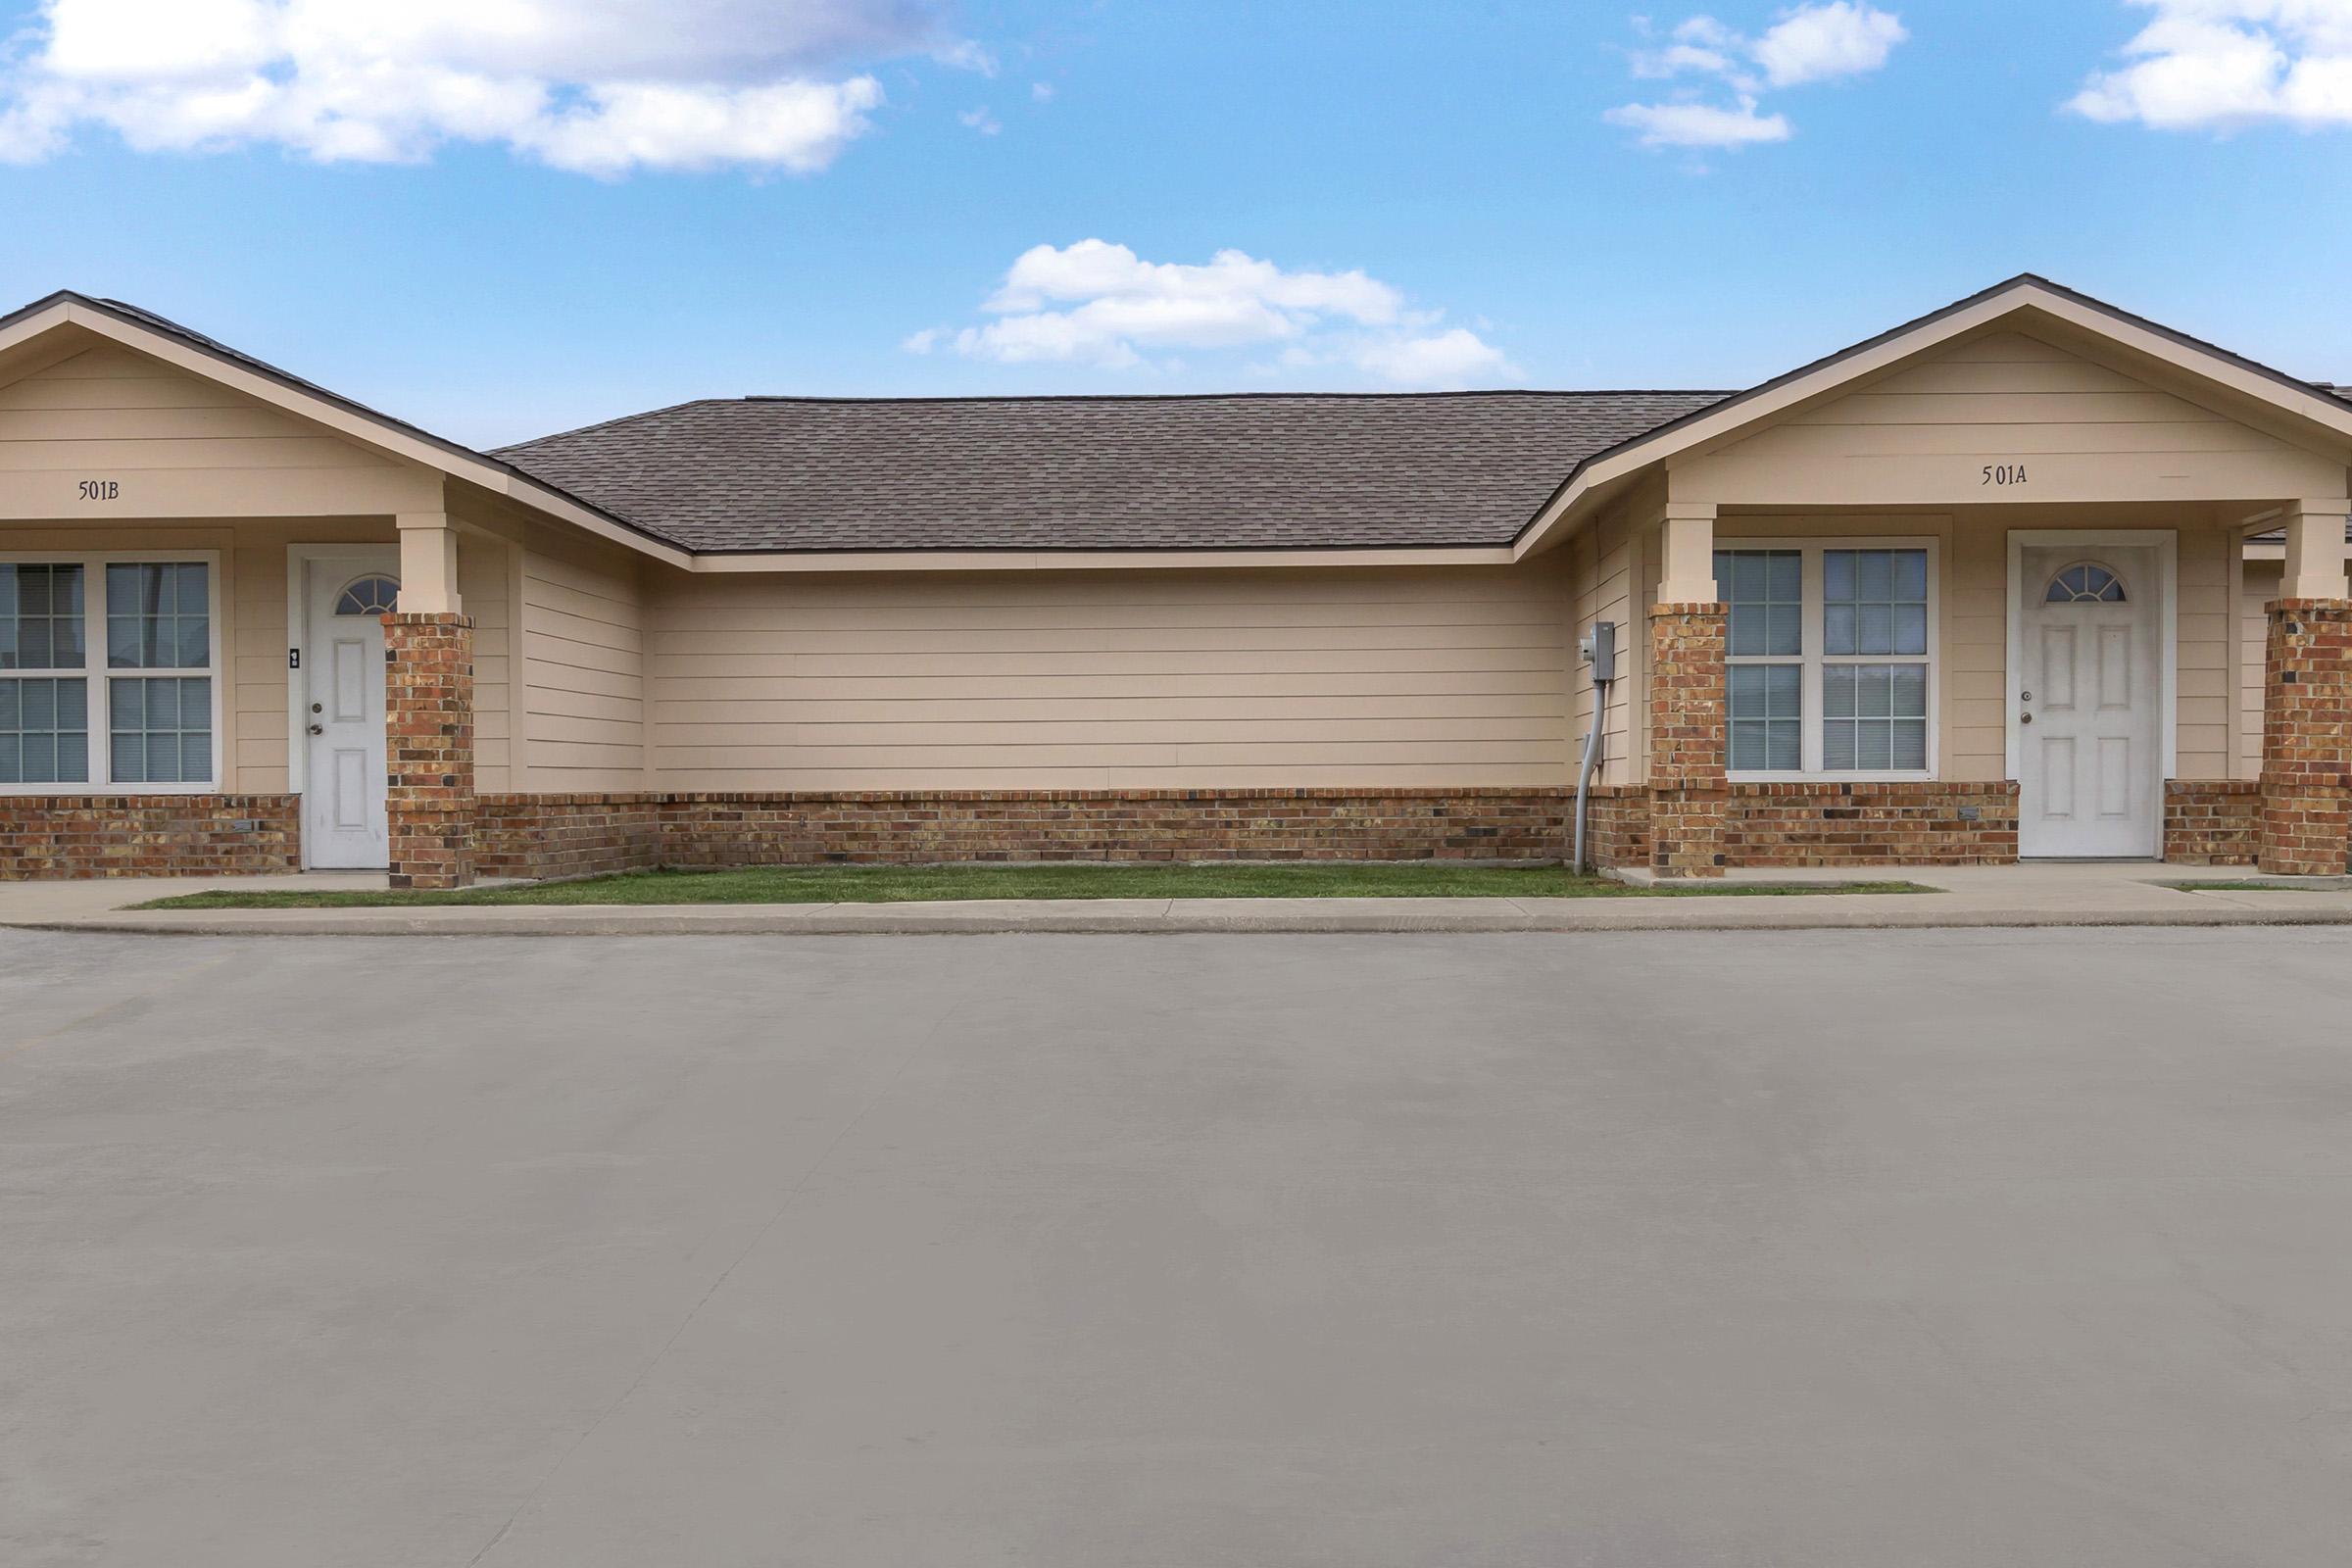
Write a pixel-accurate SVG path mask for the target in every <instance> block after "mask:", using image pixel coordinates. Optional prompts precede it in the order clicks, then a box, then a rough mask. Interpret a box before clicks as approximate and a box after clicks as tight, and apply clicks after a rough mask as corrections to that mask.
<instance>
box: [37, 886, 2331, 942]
mask: <svg viewBox="0 0 2352 1568" xmlns="http://www.w3.org/2000/svg"><path fill="white" fill-rule="evenodd" d="M2181 897H2184V898H2187V897H2193V896H2188V895H2181ZM2309 897H2310V896H2309V895H2300V894H2284V895H2273V898H2276V899H2286V900H2292V901H2296V902H2301V901H2302V900H2304V899H2307V898H2309ZM1103 902H1105V903H1113V904H1116V905H1118V906H1119V907H1112V908H1087V909H1073V908H1070V907H1067V906H1066V905H1056V906H1035V905H1033V906H1029V907H1021V906H1017V905H1015V906H1010V907H1007V906H1006V905H1004V904H997V903H993V902H992V903H991V904H990V905H989V906H988V907H985V908H975V907H971V906H969V905H939V904H899V905H889V904H877V905H855V904H852V905H843V904H826V905H736V906H641V907H601V908H599V907H577V908H549V907H479V908H468V907H451V908H435V909H391V908H376V909H190V910H145V911H138V912H127V911H125V912H110V913H105V914H91V915H84V916H79V917H73V918H58V919H47V920H26V921H21V922H17V924H18V926H19V928H20V929H29V930H43V931H111V932H119V933H135V934H139V935H155V936H212V937H219V936H240V937H245V936H441V937H461V936H547V937H579V936H615V937H620V936H628V937H648V936H983V935H991V936H993V935H1017V934H1039V935H1056V936H1144V935H1163V936H1181V935H1276V934H1281V935H1318V934H1321V935H1340V934H1349V935H1352V934H1364V933H1378V932H1396V933H1455V934H1505V933H1535V932H1542V933H1571V932H1583V931H1594V932H1617V931H1874V930H1887V931H1929V930H1969V929H2025V930H2031V929H2036V928H2050V927H2082V926H2179V927H2197V926H2290V925H2308V926H2325V925H2352V907H2347V906H2342V905H2337V904H2335V903H2334V902H2333V901H2330V902H2329V904H2328V905H2327V906H2326V907H2316V908H2315V907H2308V906H2306V907H2294V905H2293V904H2274V903H2270V902H2267V901H2266V902H2263V903H2261V904H2259V905H2254V906H2252V907H2249V906H2248V905H2247V904H2245V903H2242V902H2240V903H2232V904H2230V905H2217V904H2213V903H2208V902H2206V901H2205V900H2203V899H2197V900H2196V902H2195V903H2193V904H2191V905H2189V906H2188V907H2180V908H2172V907H2139V908H2122V907H2084V908H2064V907H2060V908H2051V907H2040V908H2035V907H2019V906H2008V907H1985V906H1975V907H1971V906H1969V905H1965V904H1964V905H1958V906H1955V905H1954V904H1953V903H1952V902H1950V900H1949V896H1948V895H1946V896H1943V897H1936V896H1932V895H1891V896H1882V895H1871V894H1857V895H1852V896H1844V897H1840V896H1835V895H1830V896H1818V897H1809V898H1799V899H1786V898H1774V899H1756V898H1746V899H1726V900H1723V901H1721V902H1720V903H1718V902H1716V901H1713V900H1707V901H1703V902H1702V901H1698V900H1657V901H1644V900H1629V901H1624V902H1622V903H1620V902H1618V901H1593V900H1561V901H1558V902H1559V903H1561V904H1570V905H1579V906H1585V907H1578V908H1571V909H1559V908H1549V907H1532V908H1531V907H1530V905H1537V904H1548V903H1550V902H1551V901H1533V900H1517V899H1479V900H1435V899H1433V900H1334V901H1317V900H1299V901H1289V900H1230V901H1227V900H1201V901H1183V902H1182V904H1181V905H1180V904H1178V903H1177V902H1173V901H1162V900H1152V901H1103ZM1594 903H1599V904H1601V905H1602V906H1603V907H1597V908H1595V907H1591V906H1592V905H1593V904H1594ZM1268 904H1279V905H1282V906H1284V907H1277V908H1268V907H1264V906H1266V905H1268ZM1365 904H1376V905H1386V906H1389V907H1384V908H1364V907H1362V906H1363V905H1365ZM1464 904H1475V905H1480V906H1484V907H1480V908H1472V909H1465V908H1461V907H1459V906H1460V905H1464ZM1234 905H1247V906H1257V907H1244V908H1236V907H1232V906H1234ZM1318 905H1324V906H1326V907H1315V906H1318ZM1340 905H1345V906H1348V907H1330V906H1340ZM1433 905H1444V906H1448V907H1444V908H1433V907H1429V906H1433ZM1204 906H1213V907H1204ZM1301 906H1305V907H1301ZM1398 906H1402V907H1398Z"/></svg>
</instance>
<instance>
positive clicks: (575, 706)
mask: <svg viewBox="0 0 2352 1568" xmlns="http://www.w3.org/2000/svg"><path fill="white" fill-rule="evenodd" d="M645 569H646V568H643V567H641V564H640V563H639V562H638V561H637V560H635V559H634V558H632V557H630V556H628V555H627V554H625V553H624V552H622V551H620V550H617V549H614V548H612V547H610V546H605V545H600V544H597V543H596V542H594V541H592V540H587V539H582V538H580V537H578V536H576V535H571V534H567V533H564V532H563V531H560V530H558V529H555V528H552V527H547V526H544V525H534V526H533V527H531V528H530V530H529V532H528V535H527V538H526V540H525V543H524V548H523V554H522V564H521V573H520V576H521V607H522V614H521V617H520V620H521V627H522V647H521V655H522V694H521V704H520V708H521V711H520V714H519V717H520V723H519V725H518V726H517V727H516V729H515V733H518V734H519V736H520V737H521V739H522V743H523V746H524V748H525V752H524V756H523V758H522V759H521V760H522V765H523V768H524V772H525V785H524V787H526V788H528V789H529V790H531V791H532V792H534V793H538V794H565V793H571V792H602V791H615V790H640V789H644V788H646V787H647V784H648V779H647V771H646V770H647V766H648V762H649V760H650V759H649V757H648V753H647V744H646V729H647V722H646V711H645V703H646V659H645V644H646V630H645V629H646V622H647V611H646V592H645V583H644V570H645ZM652 569H655V570H659V569H660V568H652ZM662 575H663V576H664V577H666V578H669V579H672V580H675V581H678V582H685V581H688V580H690V579H688V578H686V577H685V576H684V575H683V574H682V573H674V572H663V573H662ZM470 608H471V605H470V603H469V604H468V609H470ZM498 642H499V645H500V646H501V647H502V648H504V647H505V646H506V641H505V638H504V636H503V635H502V636H501V637H500V638H499V639H498ZM480 651H481V649H480V646H479V645H477V647H476V653H477V655H478V654H479V653H480ZM482 787H483V788H485V789H487V788H489V787H490V786H488V785H484V786H482Z"/></svg>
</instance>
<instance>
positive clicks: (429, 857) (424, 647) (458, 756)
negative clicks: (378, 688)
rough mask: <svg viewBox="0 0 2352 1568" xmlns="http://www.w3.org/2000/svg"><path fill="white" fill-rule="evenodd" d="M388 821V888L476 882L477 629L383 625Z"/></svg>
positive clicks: (433, 621)
mask: <svg viewBox="0 0 2352 1568" xmlns="http://www.w3.org/2000/svg"><path fill="white" fill-rule="evenodd" d="M384 657H385V660H386V664H385V671H384V677H385V703H386V711H385V719H384V729H385V737H386V746H385V750H386V770H387V772H386V776H387V781H388V786H389V787H388V790H387V798H386V802H385V808H386V819H387V823H388V825H389V827H390V830H391V841H392V842H391V858H392V885H393V886H394V887H396V888H460V887H464V886H466V883H468V882H470V881H472V880H473V816H474V794H473V622H472V621H471V620H470V619H468V618H467V617H466V616H464V615H454V614H446V613H402V612H397V611H396V612H394V613H391V614H388V615H386V616H385V617H384Z"/></svg>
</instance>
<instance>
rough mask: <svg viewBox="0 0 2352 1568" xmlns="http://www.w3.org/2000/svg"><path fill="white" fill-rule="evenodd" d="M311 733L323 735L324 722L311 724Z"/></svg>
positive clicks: (324, 729) (324, 731)
mask: <svg viewBox="0 0 2352 1568" xmlns="http://www.w3.org/2000/svg"><path fill="white" fill-rule="evenodd" d="M311 733H312V734H314V735H323V734H325V733H326V726H325V725H324V724H313V725H312V726H311Z"/></svg>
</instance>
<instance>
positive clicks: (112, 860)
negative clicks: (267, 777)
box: [0, 795, 302, 882]
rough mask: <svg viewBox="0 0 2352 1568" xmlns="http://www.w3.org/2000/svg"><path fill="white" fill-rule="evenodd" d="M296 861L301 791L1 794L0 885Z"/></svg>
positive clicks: (283, 866)
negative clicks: (197, 793) (290, 792)
mask: <svg viewBox="0 0 2352 1568" xmlns="http://www.w3.org/2000/svg"><path fill="white" fill-rule="evenodd" d="M301 867H302V797H301V796H299V795H9V796H0V882H26V881H30V880H32V879H33V878H35V877H59V878H74V879H80V878H89V877H108V876H250V875H258V874H260V873H262V872H266V871H295V870H300V869H301Z"/></svg>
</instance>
